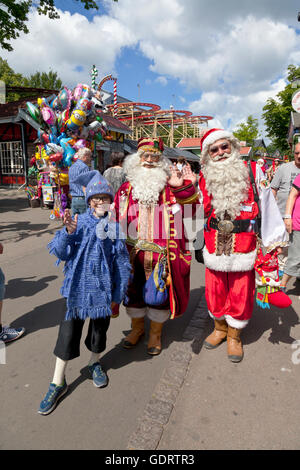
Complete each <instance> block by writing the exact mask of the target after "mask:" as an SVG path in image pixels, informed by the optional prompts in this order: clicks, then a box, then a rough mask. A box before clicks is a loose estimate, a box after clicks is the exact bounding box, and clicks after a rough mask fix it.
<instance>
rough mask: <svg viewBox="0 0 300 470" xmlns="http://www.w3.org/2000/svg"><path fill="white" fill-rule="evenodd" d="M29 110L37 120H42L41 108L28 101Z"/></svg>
mask: <svg viewBox="0 0 300 470" xmlns="http://www.w3.org/2000/svg"><path fill="white" fill-rule="evenodd" d="M26 107H27V111H28V113H29V114H30V116H31V117H32V119H34V120H35V121H36V122H40V110H39V109H38V108H37V107H36V106H34V104H32V103H30V101H27V103H26Z"/></svg>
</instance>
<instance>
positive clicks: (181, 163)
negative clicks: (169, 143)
mask: <svg viewBox="0 0 300 470" xmlns="http://www.w3.org/2000/svg"><path fill="white" fill-rule="evenodd" d="M185 165H187V161H186V159H185V158H184V157H179V158H178V161H177V164H176V166H177V168H178V170H179V171H182V169H183V167H184V166H185Z"/></svg>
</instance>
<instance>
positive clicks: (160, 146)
mask: <svg viewBox="0 0 300 470" xmlns="http://www.w3.org/2000/svg"><path fill="white" fill-rule="evenodd" d="M139 151H142V152H149V151H150V152H154V151H155V152H156V153H162V152H163V151H164V143H163V140H162V138H161V137H159V138H156V137H155V138H152V139H151V138H147V137H146V138H144V137H141V138H140V139H139V140H138V152H139Z"/></svg>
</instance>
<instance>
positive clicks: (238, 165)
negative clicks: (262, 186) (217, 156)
mask: <svg viewBox="0 0 300 470" xmlns="http://www.w3.org/2000/svg"><path fill="white" fill-rule="evenodd" d="M202 173H203V175H204V178H205V182H206V188H207V191H208V194H209V195H211V196H212V206H213V208H214V210H215V214H216V217H218V218H220V219H224V216H225V212H226V213H227V214H228V215H229V216H230V218H232V219H235V218H236V217H237V216H238V215H240V213H241V207H240V206H241V203H242V202H243V201H245V200H246V199H247V196H248V189H249V173H248V169H247V167H246V165H245V163H244V162H243V161H242V160H241V157H240V154H239V152H238V151H237V150H233V151H232V152H231V154H230V156H229V157H228V158H226V160H224V161H216V162H214V161H212V160H211V159H208V161H207V163H206V164H205V165H203V168H202Z"/></svg>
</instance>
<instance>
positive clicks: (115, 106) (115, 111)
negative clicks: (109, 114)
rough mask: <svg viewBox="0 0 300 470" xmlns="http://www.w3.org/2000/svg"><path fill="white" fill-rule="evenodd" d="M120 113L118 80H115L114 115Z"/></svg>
mask: <svg viewBox="0 0 300 470" xmlns="http://www.w3.org/2000/svg"><path fill="white" fill-rule="evenodd" d="M117 113H118V105H117V80H115V81H114V116H116V115H117Z"/></svg>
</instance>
